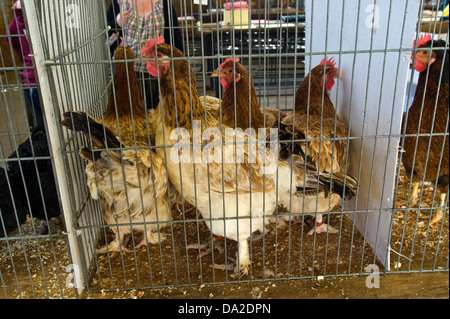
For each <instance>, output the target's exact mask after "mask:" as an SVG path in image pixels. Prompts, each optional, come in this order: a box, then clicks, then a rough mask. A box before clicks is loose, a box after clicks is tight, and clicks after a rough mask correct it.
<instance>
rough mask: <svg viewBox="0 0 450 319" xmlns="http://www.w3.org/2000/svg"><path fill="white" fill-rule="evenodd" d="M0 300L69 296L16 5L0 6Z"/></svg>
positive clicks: (65, 254) (48, 160) (53, 189)
mask: <svg viewBox="0 0 450 319" xmlns="http://www.w3.org/2000/svg"><path fill="white" fill-rule="evenodd" d="M0 11H1V16H2V20H3V21H2V23H0V26H1V35H0V37H1V40H0V43H1V50H0V56H1V65H0V68H1V92H2V93H1V103H0V105H1V115H0V119H1V125H0V126H1V129H0V130H1V137H0V138H1V143H0V161H1V166H0V186H1V199H0V203H1V204H0V281H1V284H2V288H1V289H0V291H1V292H0V298H2V299H3V298H10V299H16V298H73V297H75V296H77V294H76V291H74V289H73V288H71V287H70V286H67V285H66V280H65V279H66V276H67V274H66V273H65V272H66V267H68V266H69V265H70V264H71V263H72V262H71V256H70V254H69V251H68V240H67V236H66V234H65V227H64V223H63V219H62V214H61V212H62V210H61V207H60V201H59V191H58V184H57V181H56V179H55V173H54V166H53V156H52V152H51V145H50V143H49V138H48V130H47V129H46V126H45V120H44V119H45V113H44V111H43V108H42V105H41V103H40V98H39V85H38V81H37V76H36V73H35V65H34V63H33V58H32V53H33V51H32V50H31V47H30V45H29V44H30V37H29V33H28V28H27V27H26V17H25V14H24V12H23V7H21V5H20V2H14V1H2V2H1V5H0Z"/></svg>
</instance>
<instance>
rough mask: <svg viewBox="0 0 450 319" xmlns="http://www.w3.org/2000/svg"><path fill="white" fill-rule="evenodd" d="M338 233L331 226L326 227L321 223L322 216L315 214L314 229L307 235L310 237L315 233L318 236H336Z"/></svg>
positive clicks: (326, 225)
mask: <svg viewBox="0 0 450 319" xmlns="http://www.w3.org/2000/svg"><path fill="white" fill-rule="evenodd" d="M338 232H339V231H338V230H337V229H336V228H334V227H332V226H331V225H328V224H326V223H324V222H323V215H322V214H317V217H316V224H315V225H314V228H312V229H311V230H310V231H309V232H308V235H312V234H314V233H317V234H320V233H330V234H336V233H338Z"/></svg>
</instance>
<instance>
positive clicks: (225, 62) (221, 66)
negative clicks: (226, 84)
mask: <svg viewBox="0 0 450 319" xmlns="http://www.w3.org/2000/svg"><path fill="white" fill-rule="evenodd" d="M234 61H236V63H238V62H239V58H235V59H234ZM230 62H231V63H233V58H228V59H226V60H225V61H223V63H222V64H221V65H220V68H223V67H224V66H225V65H226V64H228V63H230Z"/></svg>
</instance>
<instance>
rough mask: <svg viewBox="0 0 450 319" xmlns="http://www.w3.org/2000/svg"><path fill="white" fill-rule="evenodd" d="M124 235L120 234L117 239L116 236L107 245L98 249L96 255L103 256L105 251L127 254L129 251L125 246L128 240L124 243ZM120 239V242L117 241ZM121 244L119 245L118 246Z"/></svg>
mask: <svg viewBox="0 0 450 319" xmlns="http://www.w3.org/2000/svg"><path fill="white" fill-rule="evenodd" d="M123 237H124V234H120V236H119V237H117V236H116V238H115V239H114V240H113V241H112V242H110V243H109V244H108V245H105V246H103V247H101V248H98V249H97V250H96V251H97V254H105V253H106V252H107V251H108V252H121V251H122V252H124V253H129V252H130V250H129V249H128V248H127V247H126V244H127V242H128V238H127V239H126V240H125V241H124V238H123ZM119 238H120V240H119ZM119 242H120V243H122V244H121V245H120V244H119Z"/></svg>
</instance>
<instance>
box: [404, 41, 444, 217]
mask: <svg viewBox="0 0 450 319" xmlns="http://www.w3.org/2000/svg"><path fill="white" fill-rule="evenodd" d="M432 42H433V43H432ZM431 45H433V46H432V47H431ZM414 46H415V45H414ZM415 47H416V46H415ZM417 48H421V49H424V48H427V49H426V50H418V51H416V62H415V65H414V68H415V69H416V71H418V72H420V75H419V80H418V84H417V88H416V92H415V95H414V100H413V102H412V104H411V107H410V108H409V110H408V114H407V118H406V119H407V122H406V131H405V134H407V135H409V134H411V135H413V136H411V135H410V136H406V137H405V138H404V144H403V150H404V152H403V154H402V157H401V158H402V163H403V166H404V167H405V171H406V173H407V175H408V176H409V177H410V178H411V181H412V182H413V191H412V194H411V198H410V201H409V203H408V206H414V205H415V204H416V203H417V200H418V199H419V193H420V189H419V188H420V185H421V182H422V181H424V182H435V181H436V180H437V186H438V190H439V191H440V192H441V194H440V202H439V206H441V207H442V206H444V204H445V198H446V194H447V192H448V178H449V162H448V159H449V147H448V139H449V138H448V127H447V121H448V116H449V109H448V103H449V100H448V95H449V71H450V70H449V56H448V44H447V43H446V42H445V41H443V40H435V41H432V40H431V36H430V35H426V36H422V37H421V38H420V39H419V41H418V43H417ZM444 55H445V60H444ZM443 64H444V65H443ZM427 76H428V79H427ZM439 79H441V81H440V85H439ZM404 120H405V118H404ZM404 124H405V123H402V127H403V125H404ZM417 134H425V135H424V136H417ZM430 134H445V136H443V135H432V136H431V137H430ZM444 139H445V142H444ZM428 149H429V152H428ZM427 156H428V158H427ZM441 156H442V158H441ZM433 184H434V183H433ZM442 216H443V211H442V210H438V211H437V214H436V216H435V217H434V218H433V219H432V221H431V224H434V223H436V222H438V221H440V220H441V219H442Z"/></svg>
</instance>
